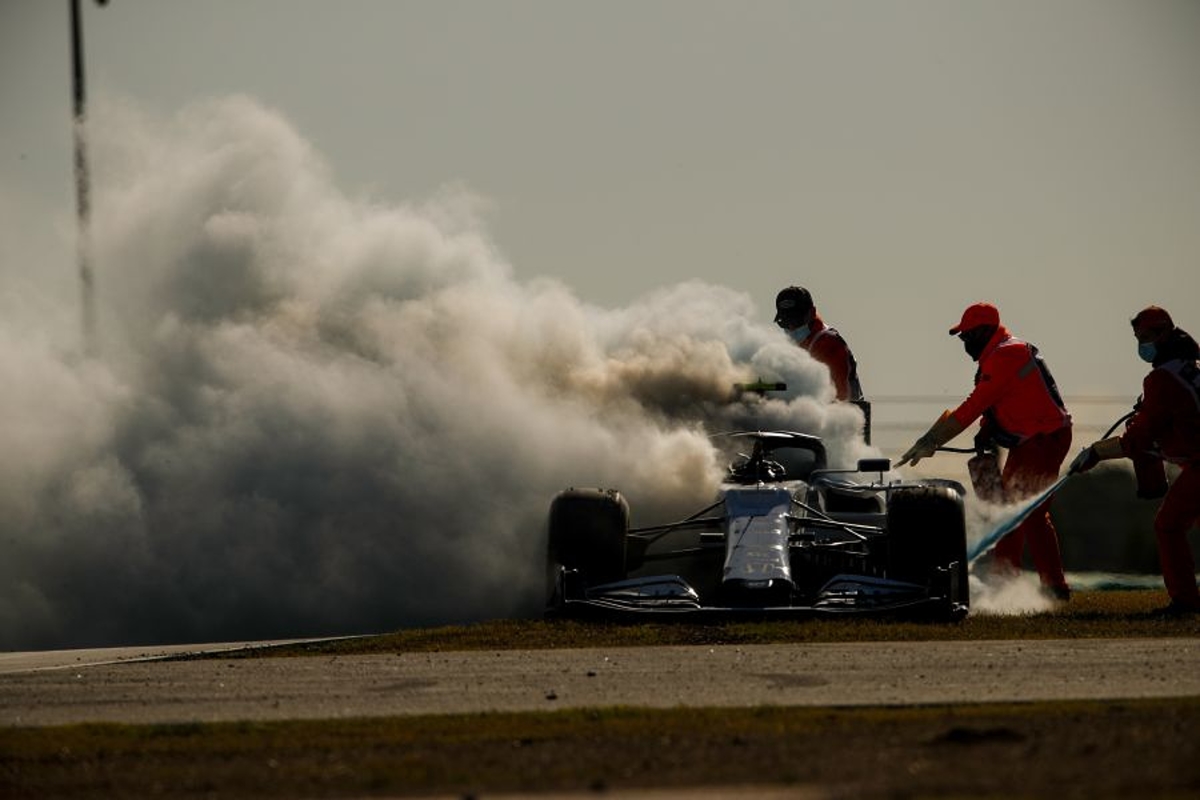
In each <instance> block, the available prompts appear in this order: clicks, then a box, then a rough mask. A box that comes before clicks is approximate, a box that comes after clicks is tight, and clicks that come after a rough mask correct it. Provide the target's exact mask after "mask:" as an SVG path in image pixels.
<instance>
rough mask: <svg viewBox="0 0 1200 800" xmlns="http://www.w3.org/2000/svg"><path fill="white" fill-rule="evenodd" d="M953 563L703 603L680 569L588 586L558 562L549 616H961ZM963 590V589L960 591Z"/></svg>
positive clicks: (838, 578) (959, 573)
mask: <svg viewBox="0 0 1200 800" xmlns="http://www.w3.org/2000/svg"><path fill="white" fill-rule="evenodd" d="M957 567H958V565H957V564H951V565H949V566H948V567H946V568H939V569H935V570H934V572H933V575H932V577H931V579H930V582H929V584H928V585H922V584H916V583H907V582H904V581H896V580H890V579H887V578H878V577H874V576H869V575H836V576H834V577H832V578H830V579H829V580H828V581H826V582H825V584H824V585H823V586H822V587H821V588H820V589H819V590H818V591H817V592H816V593H815V595H812V599H811V601H809V602H804V603H795V604H787V605H761V606H755V605H737V606H721V605H707V604H705V603H703V602H702V601H701V598H700V596H699V595H698V594H697V592H696V591H695V589H693V588H692V587H691V585H689V584H688V583H687V581H685V580H684V579H683V578H681V577H679V576H678V575H654V576H647V577H640V578H630V579H627V580H622V581H615V582H613V583H605V584H600V585H598V586H591V587H587V586H584V585H583V581H582V577H581V576H580V575H579V574H578V573H576V572H575V571H573V570H569V569H563V568H559V570H558V578H557V586H556V588H555V591H554V599H553V601H552V603H551V605H550V607H549V608H548V609H547V616H552V617H555V616H562V617H573V618H586V617H613V618H621V617H636V618H643V617H660V618H686V619H688V620H691V621H697V622H698V621H702V620H705V619H708V618H718V619H719V618H753V617H813V616H823V615H824V616H837V615H880V616H883V615H898V616H907V615H912V616H929V615H936V616H938V617H942V618H949V619H961V618H962V617H964V616H966V614H967V610H968V609H967V606H966V605H964V604H962V603H959V602H956V601H954V600H953V598H956V597H961V596H963V595H962V594H960V589H961V587H960V586H959V581H960V580H964V579H965V578H963V577H961V576H962V575H963V574H965V570H960V569H957ZM964 594H965V593H964Z"/></svg>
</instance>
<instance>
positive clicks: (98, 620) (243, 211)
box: [0, 97, 873, 649]
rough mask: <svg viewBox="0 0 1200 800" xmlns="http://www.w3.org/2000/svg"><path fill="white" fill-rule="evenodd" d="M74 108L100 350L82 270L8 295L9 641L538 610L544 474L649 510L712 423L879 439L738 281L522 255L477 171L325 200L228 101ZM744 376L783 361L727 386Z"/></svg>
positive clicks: (661, 503)
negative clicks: (75, 277)
mask: <svg viewBox="0 0 1200 800" xmlns="http://www.w3.org/2000/svg"><path fill="white" fill-rule="evenodd" d="M90 129H91V131H92V135H93V142H92V152H93V162H94V164H95V166H96V175H95V181H94V184H95V205H94V208H95V216H94V220H93V227H92V253H93V262H94V264H95V267H96V272H97V276H98V289H99V298H100V301H101V302H100V309H99V311H100V314H99V316H100V323H101V324H100V330H101V340H100V342H99V347H100V351H101V353H102V355H101V357H100V358H99V359H95V360H80V359H77V358H74V357H72V356H69V355H64V353H65V352H68V349H67V348H65V347H64V346H63V341H64V337H63V335H62V330H63V329H64V328H66V329H68V330H72V327H71V323H72V322H73V321H74V320H75V319H76V318H77V317H76V314H75V311H74V309H75V308H76V305H77V300H76V298H75V297H70V298H66V299H64V300H62V301H61V302H58V303H57V304H54V305H52V306H51V307H49V308H42V306H43V305H45V300H44V298H41V297H26V296H23V295H22V294H21V292H20V291H19V290H18V288H15V287H18V286H19V284H18V283H17V282H15V281H12V280H9V281H8V282H9V286H8V287H6V290H5V292H4V294H3V296H4V300H5V306H6V308H7V307H9V306H11V307H12V308H13V309H14V313H13V314H6V315H5V317H4V321H3V322H0V377H2V378H3V379H4V381H5V384H6V387H7V388H6V391H5V393H4V394H3V395H2V396H0V404H2V405H0V410H2V411H3V415H2V417H0V419H2V420H3V422H2V423H0V444H2V445H3V447H4V452H5V453H7V454H8V455H9V458H7V459H6V460H5V462H4V465H3V467H0V470H2V472H0V475H2V477H3V481H2V482H0V540H2V541H3V543H4V550H5V557H4V559H3V560H0V648H10V649H11V648H19V647H49V646H86V645H99V644H116V643H150V642H166V641H204V640H220V639H237V638H245V637H265V636H286V635H315V634H324V633H350V632H365V631H380V630H387V629H392V628H395V627H399V626H402V625H407V624H427V623H436V622H451V621H465V620H473V619H483V618H490V617H497V616H513V615H529V614H535V613H538V611H539V610H540V604H541V602H542V599H543V598H542V592H543V587H542V580H543V564H542V559H543V548H544V540H543V537H544V524H545V522H544V520H545V513H546V510H547V507H548V504H549V501H550V499H551V498H552V497H553V495H554V493H555V492H557V491H558V490H560V489H562V488H565V487H567V486H571V485H576V486H612V487H616V488H620V489H622V490H623V491H625V493H626V494H627V495H628V496H629V498H630V501H631V504H632V506H633V510H634V515H635V523H636V524H645V523H647V522H652V521H662V520H663V519H665V518H667V517H669V516H673V515H675V514H677V513H681V512H686V511H691V510H694V508H695V507H697V506H698V505H699V504H702V503H704V502H707V501H708V500H709V499H710V498H711V496H712V494H713V492H714V490H715V486H716V481H717V480H718V478H719V475H720V470H721V468H722V467H723V465H722V464H719V463H717V456H716V455H715V452H714V450H713V448H712V446H711V445H710V443H709V439H708V435H709V434H710V433H715V432H719V431H722V430H728V429H732V428H739V427H747V426H748V427H783V428H790V429H794V430H800V431H805V432H809V433H815V434H818V435H821V436H823V437H824V438H825V439H826V440H827V445H828V447H829V448H830V456H831V460H832V461H833V462H834V464H835V465H839V466H841V465H846V464H849V463H852V461H853V459H855V458H857V457H859V456H862V455H869V454H871V452H873V451H870V450H869V448H866V447H865V446H864V445H863V444H862V441H861V438H860V437H859V435H858V433H859V427H860V426H861V417H860V416H859V414H858V412H857V410H855V409H854V408H853V407H849V406H845V405H831V404H829V402H828V401H829V399H830V397H831V389H830V386H829V382H828V377H827V374H826V372H825V370H824V368H823V367H821V366H819V365H817V364H815V363H814V362H813V361H812V360H811V359H809V357H808V356H807V355H806V354H805V353H803V352H802V351H801V350H799V348H796V347H794V346H792V345H791V344H790V343H788V342H787V341H786V340H785V339H784V338H783V336H782V335H781V334H780V333H779V332H778V331H777V330H775V329H774V328H773V326H771V325H770V324H769V320H765V318H764V316H763V315H761V314H759V313H757V312H756V310H755V309H754V307H753V304H752V303H751V301H750V300H749V298H748V297H747V296H746V295H745V294H742V293H740V292H737V291H734V290H731V289H726V288H721V287H717V286H711V285H703V284H699V283H692V284H685V285H681V286H675V287H671V288H668V289H664V290H663V291H661V292H658V293H655V294H652V295H650V296H647V297H645V298H642V299H641V300H640V301H638V302H636V303H634V304H633V305H631V306H630V307H628V308H624V309H618V310H609V309H603V308H598V307H595V306H591V305H588V304H586V303H584V302H582V301H580V300H579V299H578V298H576V297H575V296H574V295H573V294H572V293H571V291H570V290H569V288H568V287H565V286H562V285H560V284H558V283H555V282H552V281H534V282H529V283H521V282H518V281H517V280H515V279H514V277H513V273H512V270H511V269H510V267H509V265H508V264H506V263H505V261H504V258H503V257H502V255H501V254H500V253H499V252H498V249H497V248H496V246H495V245H494V244H493V243H492V242H491V240H490V239H489V237H488V235H487V233H486V230H485V228H484V227H483V225H482V224H481V222H480V221H479V218H478V209H479V208H480V201H479V199H478V198H475V197H472V196H471V195H470V194H469V193H468V192H466V191H463V190H458V191H449V190H448V191H447V192H445V193H443V194H442V195H439V196H438V197H436V198H433V199H432V200H430V201H428V202H427V203H425V204H424V205H395V206H387V205H380V204H374V203H370V202H367V201H362V200H354V199H350V198H347V197H346V196H344V195H343V194H341V193H340V192H339V191H338V190H337V189H336V188H335V187H334V185H333V183H332V180H331V177H330V175H329V172H328V170H327V169H326V167H325V166H324V165H323V163H322V162H321V160H320V158H319V157H318V156H317V155H316V154H315V153H314V152H313V151H312V149H311V147H310V146H309V145H308V144H307V143H306V142H305V141H304V140H303V139H302V138H301V137H300V136H299V135H298V134H297V133H296V132H295V131H294V130H293V129H292V128H291V127H290V125H289V124H288V122H287V121H286V120H284V119H282V118H281V117H280V116H279V115H278V114H276V113H273V112H272V111H270V110H268V109H264V108H263V107H262V106H260V105H259V104H257V103H256V102H255V101H253V100H250V99H247V98H239V97H234V98H225V99H218V100H213V101H208V102H204V103H200V104H197V105H194V106H191V107H189V108H187V109H185V110H183V111H182V112H181V113H180V114H178V115H177V116H176V117H175V118H173V119H169V120H164V119H157V118H152V117H150V116H147V115H145V114H142V113H140V112H139V111H137V110H136V109H134V108H130V107H122V106H120V105H116V104H112V103H109V104H107V105H105V106H102V107H101V108H100V111H99V113H98V114H96V115H94V116H93V118H92V123H91V127H90ZM381 157H383V156H381ZM386 157H389V158H394V157H405V156H404V155H403V154H402V155H400V156H397V155H396V154H387V156H386ZM408 157H416V158H419V157H420V155H419V154H409V156H408ZM648 266H652V265H648ZM15 272H16V270H15V269H13V265H5V266H4V269H3V270H2V271H0V274H3V275H5V276H11V275H12V274H14V273H15ZM6 280H7V277H6ZM34 309H37V310H38V312H39V313H34ZM35 319H42V320H50V321H52V323H53V325H39V324H38V323H36V322H35V321H34V320H35ZM756 377H764V378H769V379H771V380H784V381H786V382H787V383H788V385H789V387H790V388H789V390H788V392H786V393H785V394H784V396H783V398H782V399H772V400H768V401H762V402H754V403H745V402H732V401H731V397H730V394H731V387H732V385H733V384H734V383H735V382H743V381H747V380H753V379H754V378H756Z"/></svg>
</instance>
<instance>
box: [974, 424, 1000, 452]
mask: <svg viewBox="0 0 1200 800" xmlns="http://www.w3.org/2000/svg"><path fill="white" fill-rule="evenodd" d="M996 449H997V448H996V440H995V439H994V438H992V431H991V429H990V428H988V427H987V426H985V425H980V426H979V433H977V434H975V452H976V453H977V454H979V455H983V454H984V453H995V452H996Z"/></svg>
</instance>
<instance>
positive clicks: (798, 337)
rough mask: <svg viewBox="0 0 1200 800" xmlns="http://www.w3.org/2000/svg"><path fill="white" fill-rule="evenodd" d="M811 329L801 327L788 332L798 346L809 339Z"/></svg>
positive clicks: (805, 326) (804, 326)
mask: <svg viewBox="0 0 1200 800" xmlns="http://www.w3.org/2000/svg"><path fill="white" fill-rule="evenodd" d="M808 334H809V329H808V326H807V325H801V326H800V327H799V328H793V329H792V330H790V331H788V336H790V337H792V339H794V340H795V341H796V343H797V344H799V343H800V342H803V341H804V340H805V339H807V338H808Z"/></svg>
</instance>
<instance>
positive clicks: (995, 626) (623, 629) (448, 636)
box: [218, 590, 1200, 658]
mask: <svg viewBox="0 0 1200 800" xmlns="http://www.w3.org/2000/svg"><path fill="white" fill-rule="evenodd" d="M1165 603H1166V595H1165V594H1164V593H1163V592H1161V591H1149V590H1135V591H1091V592H1077V593H1076V594H1075V596H1074V597H1073V598H1072V600H1071V602H1070V603H1068V604H1066V605H1064V606H1062V607H1061V608H1060V609H1058V610H1055V611H1050V612H1044V613H1037V614H1021V615H993V614H975V615H972V616H969V617H967V618H966V619H965V620H963V621H961V622H959V623H952V624H945V623H923V622H911V621H904V620H896V619H869V618H857V617H841V618H838V619H828V618H817V619H805V620H788V621H779V620H777V621H757V622H726V623H717V624H704V625H699V624H689V623H681V622H654V623H645V622H636V623H634V622H626V623H615V622H608V623H601V622H579V621H571V620H553V621H550V620H494V621H490V622H481V623H477V624H473V625H453V626H443V627H436V628H414V629H410V630H401V631H396V632H394V633H388V634H382V635H379V636H369V637H363V638H355V639H342V640H335V641H328V642H316V643H309V644H297V645H287V646H283V647H272V648H264V649H258V650H247V651H241V652H239V653H237V654H235V655H237V656H241V657H246V658H264V657H283V656H312V655H357V654H369V653H414V652H439V651H452V650H509V649H520V650H546V649H558V648H579V647H648V646H654V645H710V646H711V645H723V644H735V645H745V644H778V643H788V642H863V641H971V640H974V641H984V640H992V639H1086V638H1132V637H1160V636H1197V635H1200V617H1190V618H1180V619H1161V618H1155V617H1152V616H1150V614H1149V612H1150V611H1151V610H1152V609H1155V608H1157V607H1160V606H1162V605H1165ZM218 657H220V658H228V657H230V654H225V653H222V654H220V655H219V656H218Z"/></svg>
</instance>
